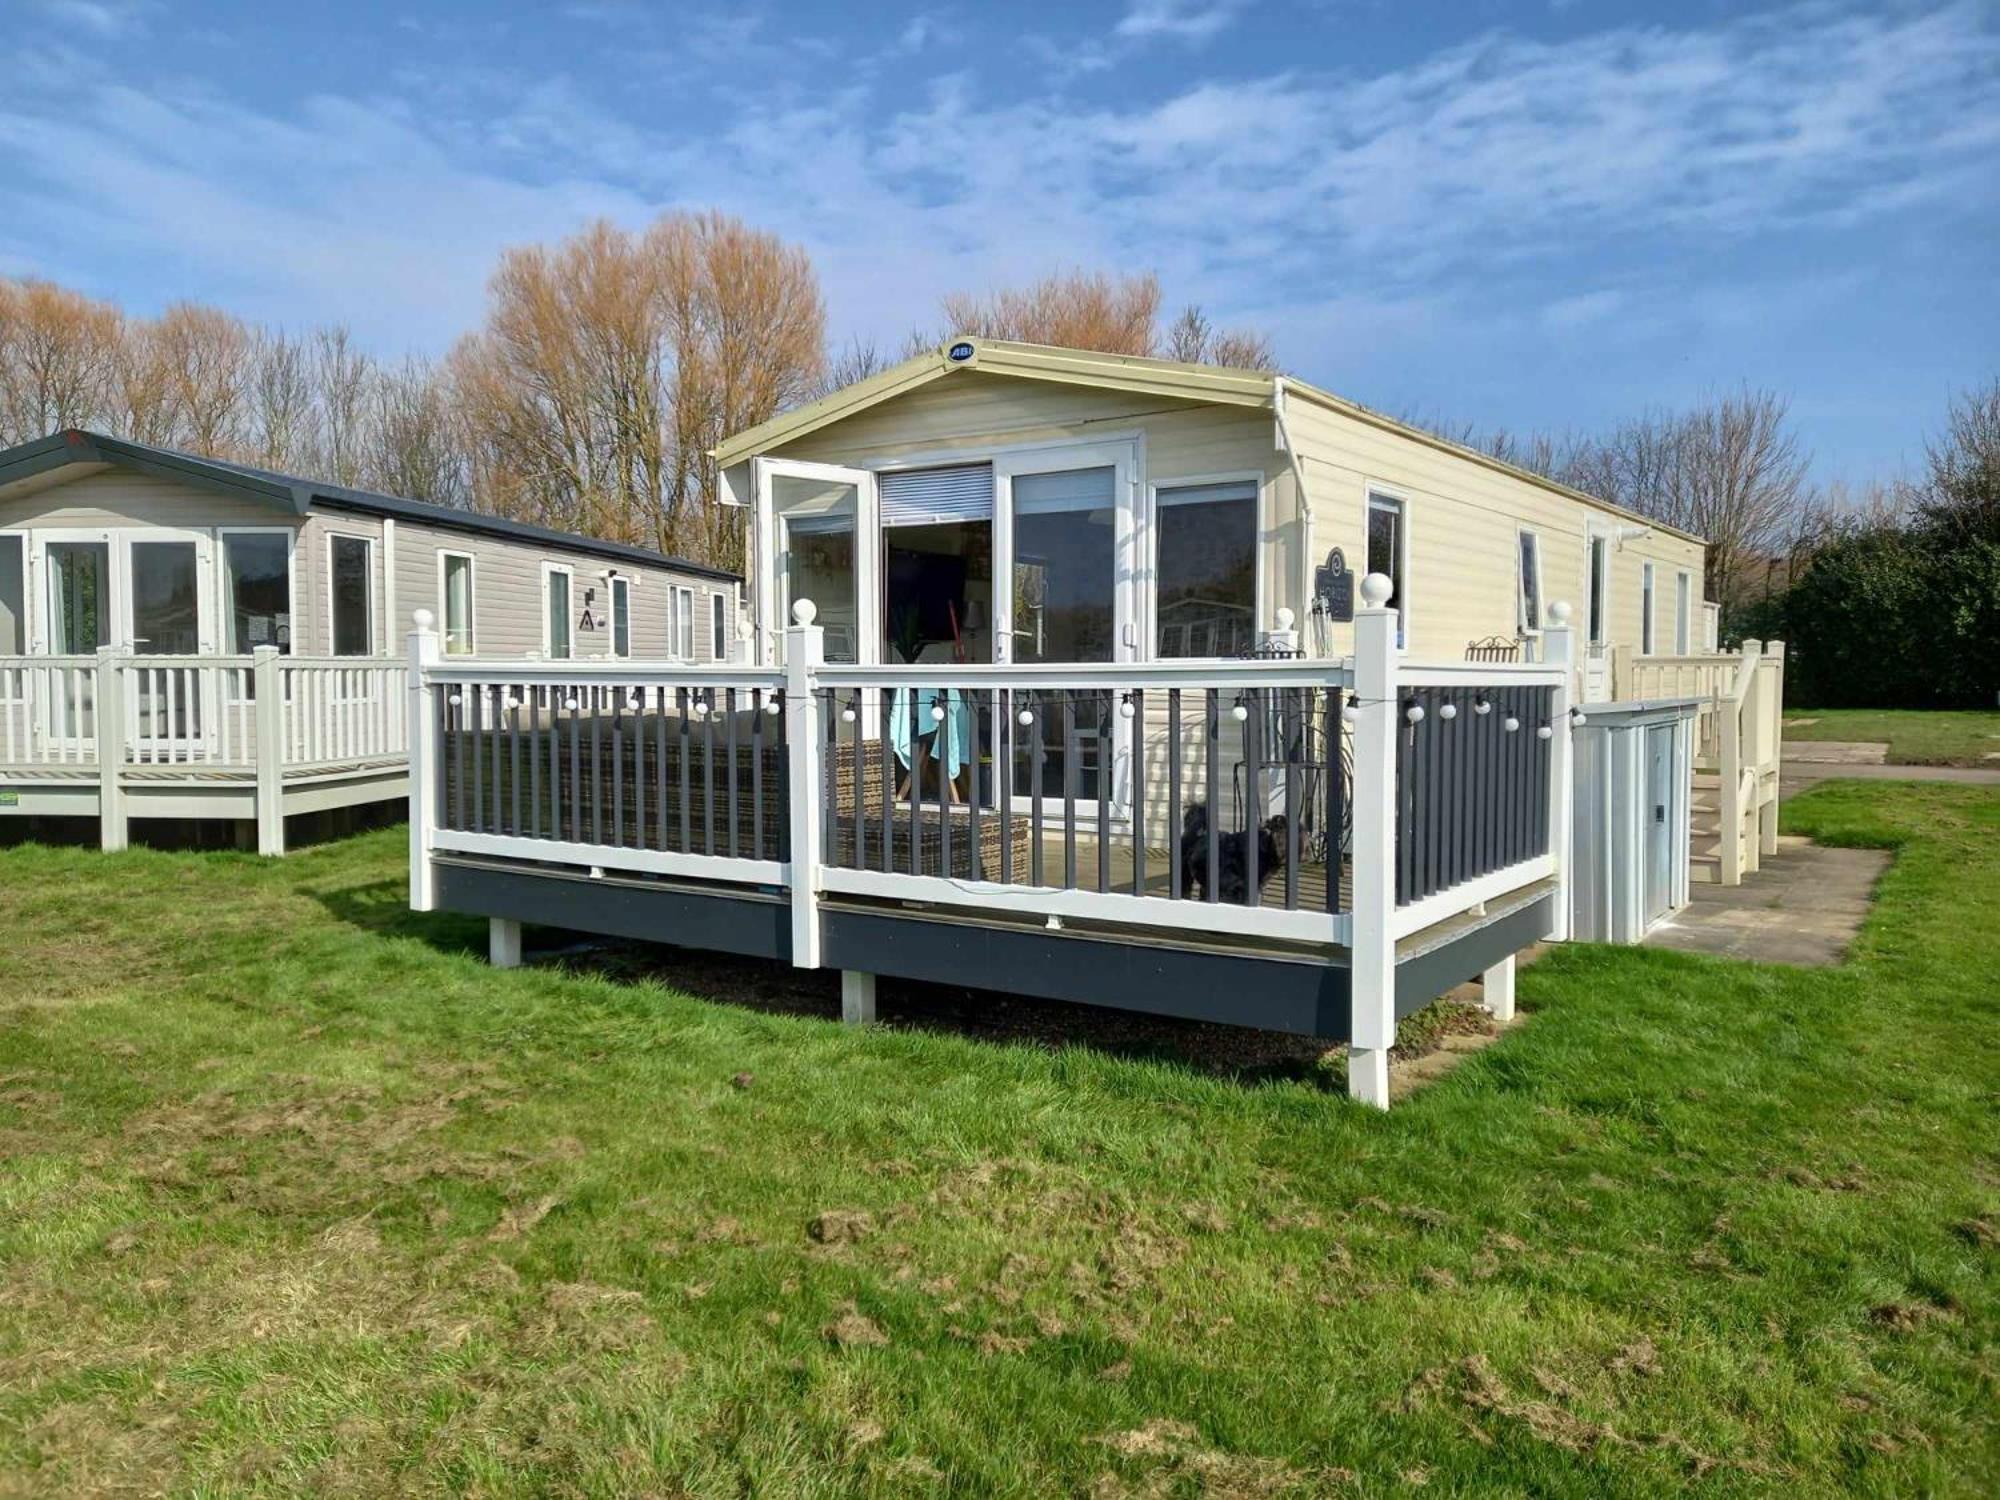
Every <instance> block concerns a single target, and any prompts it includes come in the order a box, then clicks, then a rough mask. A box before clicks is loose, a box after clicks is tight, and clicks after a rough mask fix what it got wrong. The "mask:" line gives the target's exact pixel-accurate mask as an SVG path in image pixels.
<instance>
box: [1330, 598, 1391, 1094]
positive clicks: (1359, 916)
mask: <svg viewBox="0 0 2000 1500" xmlns="http://www.w3.org/2000/svg"><path fill="white" fill-rule="evenodd" d="M1393 588H1394V585H1393V584H1392V583H1391V582H1390V581H1389V580H1388V579H1387V578H1385V577H1383V576H1382V575H1381V574H1380V573H1370V574H1369V575H1368V576H1367V577H1366V578H1364V579H1362V580H1361V600H1362V607H1361V608H1360V609H1357V610H1356V611H1355V612H1354V707H1355V723H1354V910H1353V913H1352V915H1351V918H1350V921H1351V923H1352V933H1353V935H1352V939H1351V941H1350V943H1349V946H1348V963H1349V980H1350V1002H1349V1005H1350V1015H1351V1029H1350V1040H1349V1042H1348V1048H1347V1092H1348V1094H1349V1095H1350V1096H1352V1097H1353V1098H1355V1099H1358V1100H1360V1101H1361V1102H1362V1103H1364V1104H1372V1105H1374V1106H1375V1107H1376V1108H1377V1109H1387V1108H1388V1107H1389V1049H1390V1048H1391V1047H1393V1046H1395V1045H1396V936H1395V926H1394V922H1395V915H1396V732H1397V728H1398V726H1399V725H1400V724H1401V722H1402V719H1401V706H1400V704H1399V702H1398V700H1397V695H1396V618H1397V616H1396V611H1395V610H1393V609H1389V608H1387V607H1386V603H1387V600H1388V598H1389V594H1390V591H1391V590H1392V589H1393ZM1327 878H1328V879H1333V878H1334V876H1333V874H1332V873H1331V870H1329V874H1328V877H1327Z"/></svg>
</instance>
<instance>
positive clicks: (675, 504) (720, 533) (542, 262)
mask: <svg viewBox="0 0 2000 1500" xmlns="http://www.w3.org/2000/svg"><path fill="white" fill-rule="evenodd" d="M490 291H491V300H490V303H489V308H488V313H487V318H486V324H485V327H484V328H482V329H481V330H480V331H479V332H478V333H476V334H473V335H471V336H469V337H467V338H466V339H464V340H461V341H460V343H459V345H458V347H457V348H456V349H454V350H453V352H452V355H451V358H450V360H449V361H448V366H447V372H448V378H449V381H450V385H451V389H452V391H453V394H454V399H455V401H456V402H457V404H458V406H459V408H460V410H461V411H462V413H463V416H464V419H465V427H466V438H467V443H468V449H469V452H470V455H471V463H472V488H473V490H474V492H475V493H476V494H477V495H478V496H479V501H480V503H481V504H482V505H487V506H491V507H492V508H494V509H498V510H501V511H502V512H504V513H506V514H511V515H520V516H526V517H530V518H532V519H536V520H542V521H546V522H548V523H550V524H554V525H561V526H568V527H571V528H574V529H577V530H584V531H589V532H592V533H593V534H596V535H601V536H609V537H615V538H620V539H624V540H631V541H642V542H646V543H649V544H651V545H654V546H662V547H669V548H673V549H675V550H679V551H683V552H686V553H689V554H691V555H693V556H696V557H700V558H704V559H706V560H709V561H713V562H716V563H718V564H721V565H724V566H737V565H740V563H741V560H742V545H743V544H742V536H741V532H740V529H739V527H738V526H737V524H736V523H735V522H734V520H733V519H731V518H727V517H724V516H723V515H722V514H721V513H720V512H719V510H718V508H717V506H716V504H715V500H714V496H715V490H716V478H715V472H714V461H713V459H712V458H710V456H709V454H710V450H712V449H713V448H714V447H716V446H717V445H718V444H719V443H720V442H721V441H722V439H723V438H724V437H726V436H728V435H729V434H730V433H731V432H735V431H738V430H740V429H742V428H744V427H749V426H753V425H755V424H756V423H758V422H761V421H763V420H764V419H765V418H767V417H769V416H771V415H773V414H774V413H775V412H777V411H779V410H781V409H783V408H784V407H787V406H791V405H795V404H797V403H798V402H800V401H803V400H806V399H808V398H809V397H811V396H812V395H813V394H815V393H816V392H817V391H818V390H819V388H820V382H821V379H822V374H823V371H824V367H825V351H824V339H825V313H824V309H823V307H822V305H821V302H820V294H819V286H818V282H817V279H816V278H815V276H814V275H813V271H812V266H811V264H810V262H809V261H808V260H807V259H806V257H805V254H804V252H803V251H800V250H798V249H796V248H793V247H790V246H787V245H785V244H783V243H782V242H781V241H780V240H778V239H777V238H776V237H775V236H773V235H768V234H763V233H760V232H758V231H755V230H751V229H749V228H747V227H746V226H744V225H743V224H741V223H740V222H738V221H737V220H734V219H730V218H727V217H725V216H722V215H719V214H701V215H689V214H673V215H669V216H667V217H665V218H662V219H661V220H659V221H658V222H657V223H655V224H654V225H653V226H652V227H651V228H649V229H648V230H646V231H645V233H644V234H643V235H638V236H634V235H631V234H629V233H627V232H625V231H623V230H620V229H618V228H616V227H615V226H613V225H610V224H608V223H600V224H596V225H593V226H591V227H590V228H589V229H587V230H585V231H584V232H583V233H581V234H579V235H576V236H574V237H572V238H571V239H569V240H566V241H563V242H562V243H561V244H559V245H556V246H554V247H543V246H535V247H529V248H525V249H519V250H513V251H510V252H508V254H507V255H506V256H505V257H503V258H502V261H501V265H500V269H499V270H498V271H497V272H496V273H495V275H494V278H493V281H492V284H491V288H490Z"/></svg>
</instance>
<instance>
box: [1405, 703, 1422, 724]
mask: <svg viewBox="0 0 2000 1500" xmlns="http://www.w3.org/2000/svg"><path fill="white" fill-rule="evenodd" d="M1403 717H1404V718H1406V719H1408V720H1409V721H1410V722H1411V723H1412V724H1421V723H1423V722H1424V706H1423V704H1421V703H1417V702H1414V701H1413V702H1411V703H1408V704H1406V705H1405V706H1404V708H1403Z"/></svg>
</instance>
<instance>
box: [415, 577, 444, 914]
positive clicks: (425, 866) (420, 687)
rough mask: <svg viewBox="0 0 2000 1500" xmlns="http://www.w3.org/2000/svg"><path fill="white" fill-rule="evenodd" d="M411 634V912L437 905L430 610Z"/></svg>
mask: <svg viewBox="0 0 2000 1500" xmlns="http://www.w3.org/2000/svg"><path fill="white" fill-rule="evenodd" d="M412 621H413V623H414V624H415V626H416V628H415V629H414V630H412V631H411V632H410V689H409V691H410V711H409V727H410V910H411V911H433V910H435V909H436V907H437V875H436V872H435V871H433V870H432V869H431V825H432V824H433V823H435V822H436V821H437V783H438V742H437V740H438V734H437V715H436V714H434V713H432V712H431V710H430V669H431V667H432V666H434V665H435V664H436V663H437V660H438V655H439V653H438V638H437V632H436V631H435V630H433V629H432V628H431V627H432V625H433V624H434V623H435V620H434V617H433V616H432V614H431V612H430V611H429V610H427V609H420V610H418V611H417V612H416V614H415V615H414V616H412Z"/></svg>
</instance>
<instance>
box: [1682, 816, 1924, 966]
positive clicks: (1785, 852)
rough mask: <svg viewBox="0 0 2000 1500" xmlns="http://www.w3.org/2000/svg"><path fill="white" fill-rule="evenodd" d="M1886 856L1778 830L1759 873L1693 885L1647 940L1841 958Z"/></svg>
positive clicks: (1813, 961)
mask: <svg viewBox="0 0 2000 1500" xmlns="http://www.w3.org/2000/svg"><path fill="white" fill-rule="evenodd" d="M1889 860H1890V855H1889V854H1888V852H1887V851H1885V850H1881V849H1831V848H1827V847H1825V846H1824V845H1820V844H1815V843H1814V842H1813V841H1812V840H1811V839H1803V838H1797V837H1794V836H1792V835H1789V834H1786V835H1781V836H1780V837H1779V839H1778V852H1777V853H1776V854H1774V855H1771V856H1769V857H1768V858H1766V859H1765V861H1764V864H1763V867H1762V868H1761V869H1760V870H1758V872H1757V873H1756V874H1755V875H1746V876H1745V877H1744V879H1743V884H1741V885H1737V886H1727V885H1696V886H1694V887H1693V888H1692V891H1691V896H1690V899H1689V902H1688V904H1687V906H1686V907H1685V908H1684V909H1682V910H1681V911H1680V912H1678V913H1676V914H1675V915H1674V916H1673V917H1672V918H1670V919H1669V920H1667V921H1665V922H1663V923H1661V924H1660V925H1659V926H1658V927H1655V928H1654V929H1653V930H1652V931H1651V932H1650V933H1648V934H1647V936H1646V941H1647V942H1648V943H1650V944H1652V945H1653V946H1654V947H1657V948H1678V949H1680V950H1681V951H1682V952H1686V953H1713V954H1718V955H1720V956H1722V957H1726V958H1747V959H1754V960H1756V961H1758V962H1760V963H1774V964H1798V965H1801V966H1803V967H1808V968H1812V967H1823V966H1825V965H1828V964H1837V963H1839V962H1840V961H1841V960H1842V959H1843V958H1845V957H1846V955H1847V949H1848V946H1849V944H1851V943H1852V942H1853V941H1854V935H1855V934H1856V933H1857V932H1859V931H1860V930H1861V924H1862V922H1863V921H1865V920H1866V919H1867V916H1868V908H1869V906H1870V905H1871V904H1872V902H1873V900H1874V892H1875V882H1876V881H1877V880H1879V879H1881V877H1882V872H1883V871H1884V870H1886V869H1888V868H1889Z"/></svg>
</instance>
